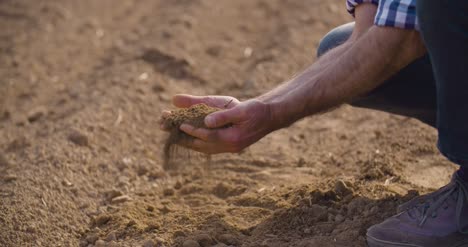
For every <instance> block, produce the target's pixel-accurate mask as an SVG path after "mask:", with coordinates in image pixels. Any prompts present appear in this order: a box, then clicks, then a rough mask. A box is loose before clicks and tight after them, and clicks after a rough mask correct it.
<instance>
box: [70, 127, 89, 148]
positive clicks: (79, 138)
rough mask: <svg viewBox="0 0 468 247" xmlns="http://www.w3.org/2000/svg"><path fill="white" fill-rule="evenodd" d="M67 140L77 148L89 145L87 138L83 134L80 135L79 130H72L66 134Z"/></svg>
mask: <svg viewBox="0 0 468 247" xmlns="http://www.w3.org/2000/svg"><path fill="white" fill-rule="evenodd" d="M68 140H69V141H71V142H72V143H74V144H76V145H78V146H88V145H89V140H88V136H86V135H85V134H84V133H82V132H81V131H79V130H72V131H70V133H69V134H68Z"/></svg>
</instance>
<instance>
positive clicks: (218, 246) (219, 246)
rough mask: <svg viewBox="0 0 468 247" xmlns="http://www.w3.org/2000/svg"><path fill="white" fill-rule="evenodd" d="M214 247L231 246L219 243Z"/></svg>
mask: <svg viewBox="0 0 468 247" xmlns="http://www.w3.org/2000/svg"><path fill="white" fill-rule="evenodd" d="M212 247H229V246H227V245H226V244H223V243H218V244H216V245H213V246H212Z"/></svg>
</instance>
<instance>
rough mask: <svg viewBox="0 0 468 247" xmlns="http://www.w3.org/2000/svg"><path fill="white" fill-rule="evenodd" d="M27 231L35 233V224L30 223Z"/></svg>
mask: <svg viewBox="0 0 468 247" xmlns="http://www.w3.org/2000/svg"><path fill="white" fill-rule="evenodd" d="M26 231H27V232H29V233H35V232H36V226H35V225H30V226H28V227H26Z"/></svg>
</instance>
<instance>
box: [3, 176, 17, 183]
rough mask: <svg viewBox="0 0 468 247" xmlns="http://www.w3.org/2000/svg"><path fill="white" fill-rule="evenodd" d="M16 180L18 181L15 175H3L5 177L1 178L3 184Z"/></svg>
mask: <svg viewBox="0 0 468 247" xmlns="http://www.w3.org/2000/svg"><path fill="white" fill-rule="evenodd" d="M17 179H18V177H17V176H15V175H5V176H4V177H3V180H4V181H5V182H7V183H8V182H13V181H15V180H17Z"/></svg>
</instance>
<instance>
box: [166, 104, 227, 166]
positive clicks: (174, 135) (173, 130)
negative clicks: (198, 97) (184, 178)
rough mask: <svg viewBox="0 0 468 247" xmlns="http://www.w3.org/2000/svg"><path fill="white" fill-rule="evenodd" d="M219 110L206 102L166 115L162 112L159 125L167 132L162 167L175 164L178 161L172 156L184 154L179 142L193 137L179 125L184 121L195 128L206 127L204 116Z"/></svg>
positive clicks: (175, 110)
mask: <svg viewBox="0 0 468 247" xmlns="http://www.w3.org/2000/svg"><path fill="white" fill-rule="evenodd" d="M219 110H221V109H219V108H215V107H211V106H208V105H206V104H196V105H193V106H190V107H187V108H179V109H174V110H172V111H170V113H169V114H167V115H164V113H163V116H162V117H161V122H160V125H161V126H163V129H165V130H167V132H169V136H168V137H167V139H166V143H165V144H164V163H163V168H164V169H165V170H167V169H171V168H174V166H177V164H178V163H177V161H176V160H174V158H175V157H177V156H182V155H183V154H184V153H183V152H181V150H183V149H180V146H181V145H179V144H181V142H182V141H190V139H192V138H193V137H191V136H190V135H187V134H185V133H184V132H183V131H181V130H180V126H181V125H182V124H184V123H186V124H190V125H192V126H194V127H196V128H206V125H205V117H206V116H208V115H209V114H211V113H213V112H216V111H219ZM185 153H187V151H186V152H185ZM210 158H211V156H210Z"/></svg>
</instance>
